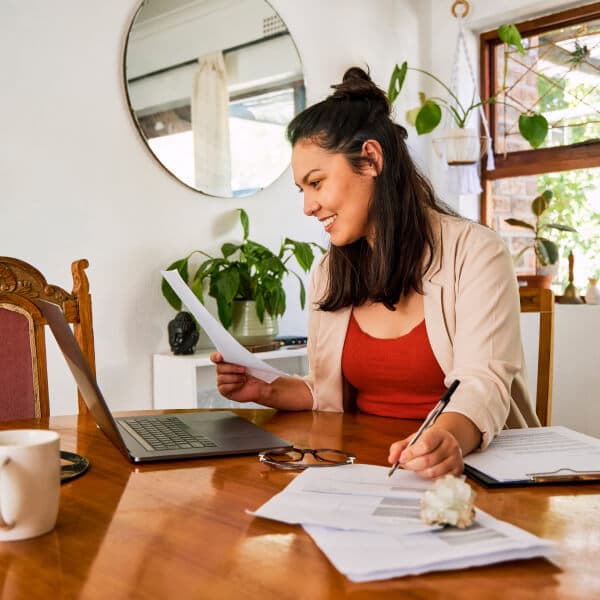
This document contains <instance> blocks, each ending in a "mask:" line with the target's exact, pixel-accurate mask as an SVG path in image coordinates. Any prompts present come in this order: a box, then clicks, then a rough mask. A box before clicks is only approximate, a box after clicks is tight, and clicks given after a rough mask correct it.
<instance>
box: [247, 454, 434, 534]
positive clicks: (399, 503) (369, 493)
mask: <svg viewBox="0 0 600 600" xmlns="http://www.w3.org/2000/svg"><path fill="white" fill-rule="evenodd" d="M387 472H388V469H386V468H385V467H376V466H373V465H345V466H340V467H324V468H308V469H306V470H305V471H303V472H302V473H301V474H299V475H298V476H297V477H296V478H295V479H294V481H292V483H290V484H289V485H288V486H287V487H286V488H285V489H284V490H283V491H282V492H280V493H279V494H277V495H275V496H273V497H272V498H271V499H270V500H269V501H268V502H266V503H265V504H263V505H262V506H261V507H260V508H259V509H258V510H257V511H255V512H254V513H252V514H254V515H255V516H257V517H265V518H267V519H274V520H276V521H282V522H284V523H290V524H303V525H306V524H313V525H325V526H330V527H337V528H340V529H356V530H361V529H362V530H366V531H388V532H390V531H393V532H395V533H414V532H419V531H430V530H432V529H439V527H434V526H430V525H425V523H423V522H422V521H421V517H420V501H421V495H422V492H423V490H424V489H426V488H427V487H429V485H430V484H425V483H423V482H422V480H419V478H418V477H417V475H415V474H414V473H411V472H408V471H402V472H400V473H398V474H399V475H400V477H398V478H395V480H391V479H389V480H388V477H387ZM388 481H389V483H388ZM402 482H404V483H405V484H406V485H405V486H402Z"/></svg>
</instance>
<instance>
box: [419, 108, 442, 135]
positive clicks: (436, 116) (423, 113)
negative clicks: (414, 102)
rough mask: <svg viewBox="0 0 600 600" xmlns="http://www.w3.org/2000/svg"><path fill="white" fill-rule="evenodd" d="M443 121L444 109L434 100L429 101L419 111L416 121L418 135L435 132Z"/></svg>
mask: <svg viewBox="0 0 600 600" xmlns="http://www.w3.org/2000/svg"><path fill="white" fill-rule="evenodd" d="M441 120H442V109H441V108H440V106H439V104H436V103H435V102H434V101H433V100H427V102H425V104H423V106H422V107H421V109H420V110H419V114H418V115H417V118H416V121H415V127H416V128H417V133H418V134H419V135H422V134H424V133H429V132H430V131H433V130H434V129H435V128H436V127H437V126H438V125H439V124H440V121H441Z"/></svg>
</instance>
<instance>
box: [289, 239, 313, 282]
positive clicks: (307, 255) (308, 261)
mask: <svg viewBox="0 0 600 600" xmlns="http://www.w3.org/2000/svg"><path fill="white" fill-rule="evenodd" d="M285 241H286V243H290V244H292V246H293V249H294V257H295V259H296V261H297V262H298V264H299V265H300V268H301V269H302V270H303V271H304V272H305V273H307V272H308V271H309V270H310V267H311V266H312V264H313V261H314V259H315V255H314V254H313V251H312V248H311V247H310V244H308V243H307V242H297V241H296V240H290V239H289V238H286V239H285Z"/></svg>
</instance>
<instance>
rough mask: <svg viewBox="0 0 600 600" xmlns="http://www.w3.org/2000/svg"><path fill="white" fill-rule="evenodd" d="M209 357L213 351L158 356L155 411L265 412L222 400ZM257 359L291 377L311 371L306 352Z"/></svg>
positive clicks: (289, 351)
mask: <svg viewBox="0 0 600 600" xmlns="http://www.w3.org/2000/svg"><path fill="white" fill-rule="evenodd" d="M209 355H210V351H207V352H203V353H199V354H190V355H188V356H175V355H174V354H171V353H164V354H155V355H154V358H153V378H154V403H153V404H154V408H231V407H237V408H240V407H241V408H262V407H261V405H259V404H253V403H248V404H243V405H242V404H239V403H237V402H233V401H231V400H228V399H227V398H224V397H223V396H221V394H219V393H218V392H217V390H216V382H215V365H214V364H213V363H212V362H211V361H210V359H209V358H208V357H209ZM256 356H258V357H259V358H260V359H262V360H264V361H265V362H267V363H269V364H271V365H272V366H274V367H275V368H277V369H280V370H281V371H284V372H285V373H288V374H290V375H305V374H306V372H307V369H308V362H307V357H306V348H296V347H294V346H285V347H284V348H282V349H281V350H273V351H271V352H260V353H257V354H256Z"/></svg>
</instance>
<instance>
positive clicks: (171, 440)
mask: <svg viewBox="0 0 600 600" xmlns="http://www.w3.org/2000/svg"><path fill="white" fill-rule="evenodd" d="M120 423H121V424H122V425H123V426H124V427H125V429H127V430H128V431H129V433H131V434H132V435H133V436H134V437H135V438H136V439H137V440H138V441H139V442H140V443H142V445H143V446H144V447H145V448H146V449H147V450H159V451H160V450H191V449H193V448H208V447H214V448H216V447H217V444H215V442H213V441H212V440H211V439H209V438H207V437H206V436H205V435H202V434H199V433H194V432H193V431H192V430H190V428H189V427H187V425H186V424H185V423H184V422H183V421H182V420H181V419H178V418H177V417H167V418H164V419H156V418H153V417H150V418H144V417H135V418H127V419H120ZM140 438H141V439H140ZM142 440H143V442H146V443H145V444H144V443H143V442H142Z"/></svg>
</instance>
